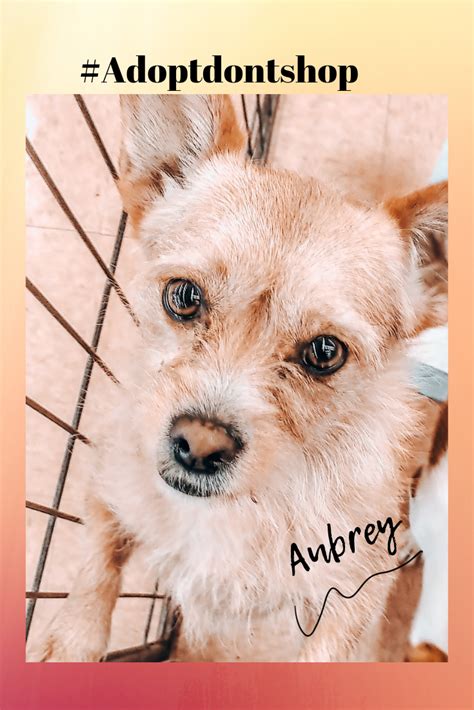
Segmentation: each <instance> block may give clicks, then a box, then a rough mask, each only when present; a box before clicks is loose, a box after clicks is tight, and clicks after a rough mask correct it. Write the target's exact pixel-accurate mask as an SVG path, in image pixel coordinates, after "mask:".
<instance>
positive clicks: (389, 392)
mask: <svg viewBox="0 0 474 710" xmlns="http://www.w3.org/2000/svg"><path fill="white" fill-rule="evenodd" d="M122 110H123V117H124V136H123V152H122V156H121V180H120V189H121V192H122V196H123V201H124V206H125V209H126V210H127V211H128V212H129V215H130V218H131V220H132V222H133V226H134V228H135V230H136V233H137V236H138V238H139V240H140V241H141V242H142V244H143V246H144V250H145V253H146V255H147V256H146V258H147V266H146V268H145V269H144V270H143V273H140V274H139V281H140V297H139V299H138V301H137V310H138V315H139V318H140V322H141V328H140V329H139V334H140V338H141V342H140V346H135V345H134V346H133V347H132V346H130V348H129V350H130V352H129V358H130V367H129V369H128V371H127V372H126V373H120V375H121V378H120V379H121V382H122V384H121V385H120V386H119V387H117V389H116V397H115V400H114V401H111V402H109V403H108V405H109V406H108V409H109V411H108V414H107V415H104V420H103V421H104V432H103V435H102V437H101V440H100V441H99V442H98V443H97V446H96V447H95V465H94V471H93V476H92V480H91V486H90V498H89V502H88V523H87V526H88V529H89V534H90V554H89V556H88V558H87V560H86V562H85V564H84V566H83V568H82V569H81V571H80V574H79V576H78V579H77V582H76V584H75V586H74V588H73V590H72V592H71V594H70V596H69V598H68V599H67V601H66V603H65V604H64V607H63V608H62V610H61V611H60V613H59V615H58V616H57V617H56V619H55V620H54V622H53V624H52V626H51V627H50V628H49V629H48V635H47V638H46V640H45V643H44V646H43V648H42V650H41V652H40V654H39V658H41V659H42V660H48V661H97V660H99V659H100V658H101V657H102V656H103V654H104V653H105V651H106V649H107V643H108V637H109V630H110V622H111V615H112V611H113V609H114V605H115V602H116V598H117V594H118V592H119V588H120V576H121V567H122V565H123V564H124V562H125V561H126V559H127V557H128V555H129V554H130V552H131V551H132V549H133V548H134V546H137V545H142V546H145V547H146V548H147V550H148V551H149V555H150V558H151V560H152V561H153V563H154V565H155V566H156V569H157V572H158V574H159V577H160V583H161V585H162V587H163V588H164V589H166V590H168V591H169V592H170V594H171V596H172V598H173V601H174V602H175V603H176V604H178V605H179V606H180V608H181V611H182V616H183V626H182V630H181V638H180V644H179V648H178V652H177V657H178V658H179V659H180V660H190V659H191V660H246V661H296V660H311V661H342V660H348V659H356V658H357V657H358V644H359V640H360V639H361V637H362V636H363V635H364V633H365V632H366V630H367V628H368V627H373V626H374V625H375V624H376V623H377V622H378V620H379V619H380V617H381V615H382V614H383V611H384V605H385V600H386V596H387V593H388V590H389V587H390V585H391V583H392V581H393V578H394V575H393V574H386V575H381V576H378V577H375V578H374V579H372V580H370V581H369V582H368V583H367V584H366V585H365V586H364V587H363V588H362V590H361V591H360V592H359V594H357V595H356V596H355V597H354V598H353V599H351V600H350V601H346V600H344V599H340V598H338V597H337V595H336V596H334V597H331V598H330V599H329V601H328V603H327V607H326V609H325V611H324V615H323V616H322V618H321V621H320V623H319V625H318V628H317V630H316V632H315V633H314V634H313V635H311V636H308V637H306V636H305V635H303V634H302V633H301V630H300V628H299V627H298V625H297V623H296V619H295V613H294V612H295V607H296V610H297V614H298V619H299V622H300V625H301V627H302V628H303V629H305V630H306V629H307V630H309V631H311V629H312V627H313V626H314V624H315V622H316V620H317V618H318V615H319V613H320V611H321V607H322V604H323V600H324V598H325V596H326V593H327V591H328V590H329V589H330V588H331V587H333V586H335V587H337V588H338V589H339V590H341V591H342V592H344V593H345V594H352V593H353V592H355V590H356V589H357V588H358V587H359V586H360V585H361V584H362V582H363V581H364V580H365V579H367V578H368V577H369V576H370V575H371V574H373V573H376V572H380V571H383V570H387V569H390V568H392V567H395V566H396V561H395V558H394V557H392V556H391V555H392V554H393V552H390V550H389V549H388V544H387V537H388V528H386V529H385V532H382V531H380V530H379V534H378V536H377V535H373V536H372V540H373V541H372V542H369V541H368V540H367V536H366V537H365V539H364V537H363V536H364V534H365V533H364V529H366V527H367V526H369V524H374V529H375V530H377V526H376V521H377V520H378V521H380V522H381V523H386V521H387V519H391V520H392V521H393V523H394V525H395V527H396V523H397V522H398V521H399V519H400V512H399V508H400V500H401V495H402V491H403V490H404V485H405V484H404V473H403V470H404V467H405V465H406V462H407V460H408V459H409V457H410V455H411V447H412V444H413V441H412V440H413V436H414V432H419V430H420V427H421V428H422V427H423V419H422V417H421V414H420V407H419V405H418V402H419V398H418V396H417V395H416V393H415V392H414V391H413V388H412V386H411V385H410V384H409V365H408V361H407V357H406V354H405V347H406V342H407V340H408V339H409V338H410V337H412V336H413V335H414V334H416V333H417V332H419V330H420V329H422V328H425V327H427V326H429V325H434V324H437V323H441V322H444V320H445V316H446V314H445V310H444V309H445V297H444V294H443V293H442V289H440V288H439V284H437V283H436V282H433V281H432V279H431V277H430V279H429V280H426V279H425V278H424V269H426V265H427V263H428V262H429V260H430V257H429V254H430V245H431V246H432V247H433V244H435V243H436V240H437V239H438V237H439V235H440V234H443V233H444V232H445V230H446V223H447V186H446V184H443V185H439V186H435V187H432V188H429V189H427V190H426V191H421V192H419V193H416V194H414V195H411V196H409V197H408V198H405V199H401V200H393V201H391V202H390V203H389V204H388V205H385V206H380V207H370V206H367V205H362V204H358V203H356V202H355V201H351V200H347V199H343V198H341V197H340V196H339V195H337V194H336V193H334V192H332V191H330V190H328V189H326V188H325V187H323V186H322V185H320V184H319V183H318V182H317V181H315V180H313V179H306V178H301V177H299V176H297V175H294V174H291V173H286V172H280V171H275V170H272V169H270V168H266V167H259V166H257V165H253V164H251V163H249V162H246V161H245V158H244V157H243V154H242V150H241V148H242V145H243V140H242V136H241V134H240V131H239V129H238V127H237V125H236V122H235V117H234V115H233V110H232V107H231V104H230V101H229V100H228V99H227V98H225V97H217V96H215V97H203V96H182V97H177V96H140V97H138V96H136V97H124V98H123V101H122ZM433 240H434V241H433ZM424 245H425V246H424ZM425 247H427V248H425ZM328 524H330V526H331V528H332V534H333V537H335V536H336V535H337V536H340V537H341V538H343V542H341V541H340V540H339V542H338V543H337V545H338V547H337V550H338V551H339V553H341V550H342V544H343V543H344V544H345V552H344V554H340V559H339V561H337V560H336V559H335V557H334V556H333V558H332V559H331V560H329V561H326V560H325V559H324V555H323V554H322V552H321V550H320V554H319V556H318V559H317V561H314V560H311V565H308V566H310V569H309V571H308V570H306V569H305V566H304V565H303V563H302V562H301V563H296V564H295V565H294V566H292V564H291V559H292V558H291V555H290V550H291V548H292V543H296V544H297V546H298V549H299V550H300V551H301V553H302V554H303V555H304V557H305V559H306V560H309V558H310V557H311V555H309V553H307V548H308V547H311V548H312V550H313V552H314V551H316V550H317V548H318V546H319V545H321V544H324V545H326V547H328ZM357 528H359V533H357ZM350 531H352V533H353V535H352V541H353V546H354V550H352V549H350V543H349V537H348V533H349V532H350ZM395 535H396V532H395ZM374 537H376V538H377V539H375V540H374V539H373V538H374ZM369 538H370V535H369ZM308 555H309V556H308ZM293 562H294V563H295V559H293ZM293 572H294V574H293ZM395 574H397V573H395Z"/></svg>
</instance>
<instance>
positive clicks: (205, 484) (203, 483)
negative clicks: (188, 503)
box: [158, 466, 228, 498]
mask: <svg viewBox="0 0 474 710" xmlns="http://www.w3.org/2000/svg"><path fill="white" fill-rule="evenodd" d="M158 472H159V474H160V476H161V478H162V479H163V480H164V482H165V483H167V484H168V486H170V487H171V488H173V489H174V490H175V491H178V492H179V493H183V494H184V495H187V496H194V497H196V498H210V497H211V496H218V495H223V494H224V493H225V492H226V489H227V488H228V478H227V476H226V474H224V473H223V472H220V471H216V472H215V473H201V472H199V473H194V472H192V471H185V470H183V469H181V468H179V467H177V466H165V467H163V468H159V469H158Z"/></svg>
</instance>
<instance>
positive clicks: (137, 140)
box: [119, 95, 244, 224]
mask: <svg viewBox="0 0 474 710" xmlns="http://www.w3.org/2000/svg"><path fill="white" fill-rule="evenodd" d="M120 100H121V111H122V124H123V132H122V148H121V154H120V180H119V189H120V193H121V195H122V200H123V204H124V208H125V210H126V211H127V212H128V213H129V215H130V218H131V220H132V222H133V223H135V224H136V223H137V222H138V221H139V220H140V218H141V216H142V215H143V214H144V212H145V211H146V208H147V206H148V205H149V204H150V202H151V201H152V200H153V199H154V198H156V196H157V195H162V194H163V192H164V187H165V180H166V179H171V180H174V181H175V182H177V183H179V184H182V185H183V184H184V183H185V182H186V181H187V180H188V179H190V178H192V173H193V171H194V170H196V169H197V168H198V167H199V164H200V163H201V162H202V161H204V160H206V159H208V158H210V157H212V156H213V155H214V154H215V153H218V152H225V151H241V150H242V148H243V146H244V136H243V133H242V131H241V130H240V128H239V126H238V123H237V119H236V115H235V111H234V108H233V105H232V103H231V100H230V98H229V97H228V96H191V95H188V96H175V95H171V96H170V95H167V96H160V95H152V96H148V95H143V96H142V95H136V96H129V95H126V96H121V99H120Z"/></svg>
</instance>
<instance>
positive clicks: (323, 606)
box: [293, 550, 423, 637]
mask: <svg viewBox="0 0 474 710" xmlns="http://www.w3.org/2000/svg"><path fill="white" fill-rule="evenodd" d="M422 552H423V550H418V552H417V553H416V554H415V555H413V557H410V558H409V559H408V560H406V562H403V564H401V565H398V567H394V568H393V569H385V570H382V572H374V574H371V575H370V577H367V579H366V580H364V581H363V582H362V584H361V585H360V587H358V588H357V589H356V590H355V592H354V594H349V595H347V594H343V593H342V592H340V591H339V589H338V588H337V587H331V589H328V591H327V593H326V596H325V597H324V601H323V605H322V607H321V611H320V612H319V616H318V620H317V621H316V623H315V625H314V628H313V630H312V631H311V632H310V633H309V634H307V633H306V631H303V629H302V628H301V624H300V622H299V619H298V612H297V611H296V604H293V609H294V611H295V619H296V623H297V624H298V628H299V630H300V631H301V633H302V634H303V636H307V637H309V636H312V635H313V634H314V632H315V631H316V629H317V628H318V626H319V622H320V621H321V618H322V616H323V612H324V609H325V607H326V602H327V600H328V597H329V595H330V594H331V592H332V591H335V592H337V593H338V594H339V596H340V597H344V599H353V598H354V597H355V596H356V594H358V593H359V592H360V590H361V589H362V587H363V586H364V585H365V584H367V582H368V581H369V579H372V577H378V576H379V575H381V574H390V573H391V572H396V571H397V569H401V568H402V567H405V565H408V564H410V562H413V560H414V559H416V558H417V557H418V556H419V555H421V554H422Z"/></svg>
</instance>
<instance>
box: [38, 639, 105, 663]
mask: <svg viewBox="0 0 474 710" xmlns="http://www.w3.org/2000/svg"><path fill="white" fill-rule="evenodd" d="M106 651H107V642H106V639H105V638H103V637H99V636H98V637H96V638H95V639H94V638H93V637H92V636H89V637H87V636H86V635H85V634H84V633H80V634H77V635H76V634H68V635H67V636H66V637H65V636H62V635H61V634H59V633H55V632H50V633H49V634H48V635H47V636H46V639H45V640H44V641H43V642H42V643H40V644H37V645H36V646H33V647H32V648H31V649H30V650H29V651H28V652H27V655H26V660H27V661H28V662H30V663H94V662H97V661H100V660H102V658H103V657H104V656H105V653H106Z"/></svg>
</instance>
